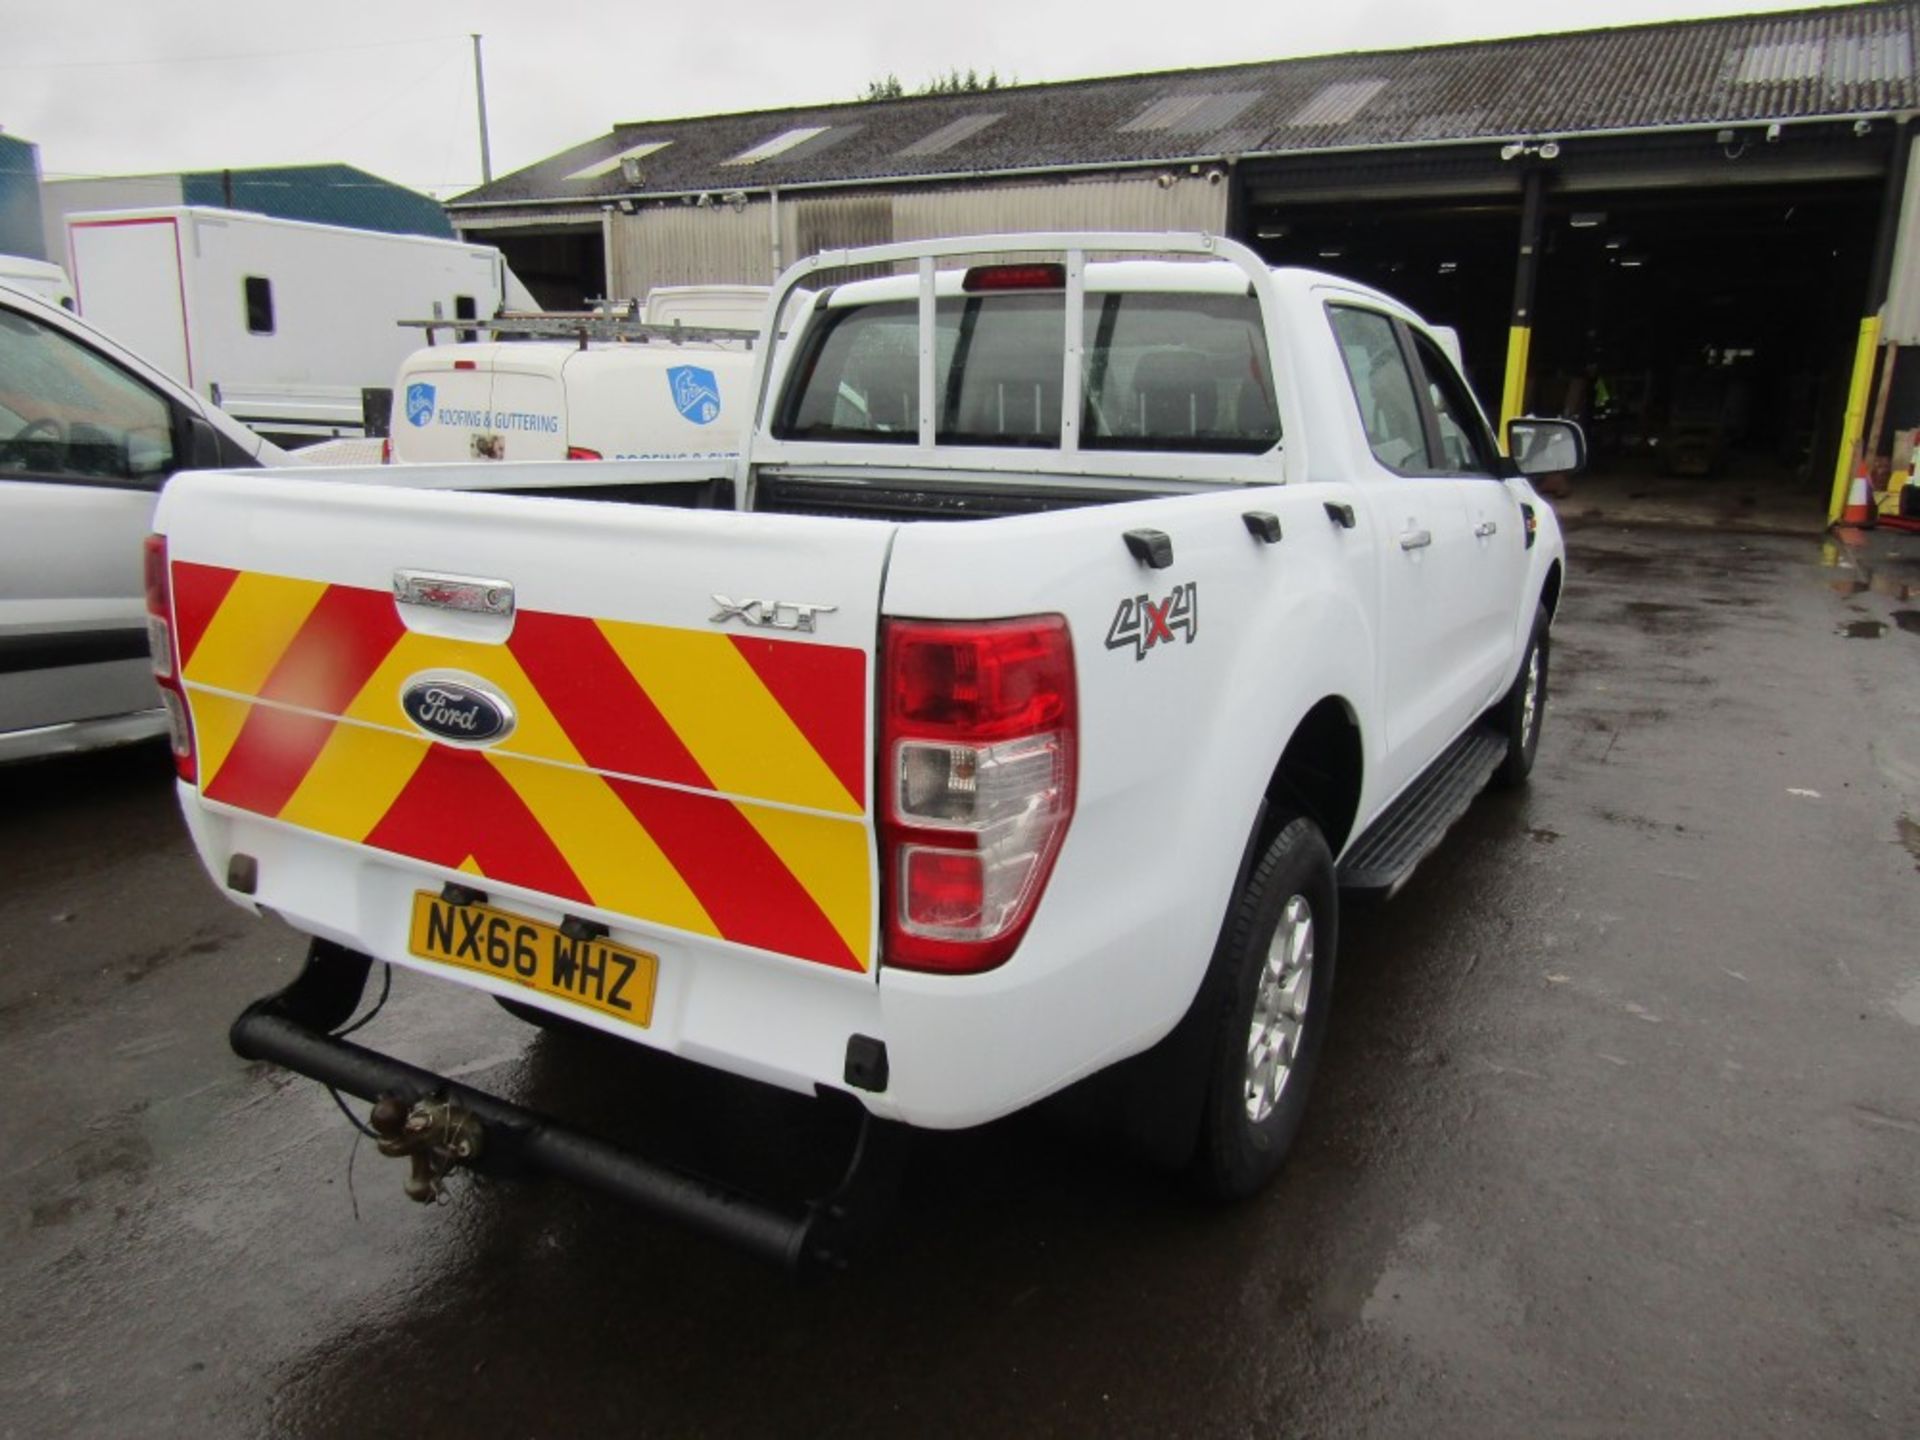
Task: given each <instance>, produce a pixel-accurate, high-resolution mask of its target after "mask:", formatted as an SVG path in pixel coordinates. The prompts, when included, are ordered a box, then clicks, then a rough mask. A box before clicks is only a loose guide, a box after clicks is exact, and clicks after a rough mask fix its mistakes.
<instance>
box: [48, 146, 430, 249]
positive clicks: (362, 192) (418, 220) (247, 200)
mask: <svg viewBox="0 0 1920 1440" xmlns="http://www.w3.org/2000/svg"><path fill="white" fill-rule="evenodd" d="M182 205H208V206H215V207H217V208H219V209H222V210H244V211H247V212H249V213H251V214H254V215H271V216H273V217H274V218H275V219H277V220H305V221H308V222H309V223H311V224H315V225H345V226H348V227H349V228H351V229H354V230H376V231H379V232H381V233H382V234H387V235H426V236H430V237H431V238H433V239H436V240H451V239H452V238H453V226H452V225H450V224H449V223H448V222H447V217H446V213H445V212H444V211H442V210H441V208H440V206H439V205H438V204H437V203H435V201H434V200H433V199H432V198H431V197H429V196H426V195H422V194H421V193H420V192H419V191H418V190H409V189H408V188H407V187H406V186H404V185H396V184H395V183H394V182H393V181H391V180H383V179H381V178H380V177H379V176H378V175H371V174H368V173H367V172H366V171H365V170H361V169H359V168H358V167H356V166H353V165H340V164H323V165H269V166H255V167H252V168H250V169H241V170H188V171H181V172H175V173H168V174H160V175H87V176H76V177H72V178H68V179H62V180H48V181H46V182H45V183H44V184H42V186H41V187H40V210H41V215H42V222H41V223H42V225H43V227H44V229H45V232H46V239H45V246H46V256H47V258H50V259H53V260H62V259H64V258H65V256H66V253H67V216H69V215H80V214H85V213H88V212H90V211H97V210H171V209H176V208H178V207H179V206H182Z"/></svg>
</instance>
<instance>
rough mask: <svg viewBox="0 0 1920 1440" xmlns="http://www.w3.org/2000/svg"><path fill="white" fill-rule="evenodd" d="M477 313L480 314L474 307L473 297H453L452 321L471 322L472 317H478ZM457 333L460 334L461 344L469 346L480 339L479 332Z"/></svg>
mask: <svg viewBox="0 0 1920 1440" xmlns="http://www.w3.org/2000/svg"><path fill="white" fill-rule="evenodd" d="M479 313H480V312H479V311H478V310H477V309H476V308H475V307H474V303H473V296H471V295H456V296H454V297H453V318H454V319H456V320H471V319H473V318H474V316H476V315H478V314H479ZM459 333H460V341H461V343H462V344H467V345H470V344H472V343H473V342H474V341H475V340H478V339H479V338H480V332H479V331H478V330H462V331H460V332H459Z"/></svg>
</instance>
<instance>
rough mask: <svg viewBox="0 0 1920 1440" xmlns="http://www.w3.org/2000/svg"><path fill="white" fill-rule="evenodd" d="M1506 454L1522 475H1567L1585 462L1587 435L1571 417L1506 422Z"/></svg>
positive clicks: (1531, 417) (1530, 418) (1530, 416)
mask: <svg viewBox="0 0 1920 1440" xmlns="http://www.w3.org/2000/svg"><path fill="white" fill-rule="evenodd" d="M1507 454H1509V455H1511V456H1512V457H1513V463H1514V466H1515V467H1516V468H1517V469H1518V470H1519V471H1520V473H1521V474H1522V475H1571V474H1573V473H1574V472H1575V471H1578V470H1583V469H1585V468H1586V464H1587V437H1586V436H1585V435H1583V434H1582V433H1581V432H1580V427H1579V426H1578V425H1576V424H1575V423H1574V422H1573V421H1571V420H1544V419H1540V418H1538V417H1536V416H1532V415H1528V416H1524V417H1522V418H1521V419H1518V420H1509V421H1508V422H1507Z"/></svg>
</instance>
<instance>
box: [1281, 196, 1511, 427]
mask: <svg viewBox="0 0 1920 1440" xmlns="http://www.w3.org/2000/svg"><path fill="white" fill-rule="evenodd" d="M1252 229H1253V234H1252V236H1250V237H1249V243H1250V244H1251V245H1252V246H1253V247H1254V248H1255V249H1256V250H1257V251H1259V253H1260V255H1261V257H1262V258H1263V259H1265V260H1266V261H1267V262H1268V263H1269V264H1272V265H1301V266H1305V267H1307V268H1309V269H1313V270H1324V271H1326V272H1327V273H1329V274H1331V275H1339V276H1343V277H1345V278H1347V279H1350V280H1358V281H1361V282H1362V283H1364V284H1367V285H1371V286H1373V287H1374V288H1376V289H1379V290H1384V291H1385V292H1386V293H1387V294H1389V295H1391V296H1393V297H1394V299H1396V300H1399V301H1401V302H1402V303H1404V304H1407V305H1410V306H1412V307H1413V309H1414V310H1415V311H1417V312H1418V313H1419V314H1420V315H1421V316H1422V317H1424V318H1425V319H1426V320H1427V321H1428V322H1429V323H1431V324H1434V325H1447V326H1451V327H1452V328H1453V329H1454V331H1455V332H1456V333H1457V334H1458V335H1459V336H1460V350H1461V358H1462V360H1463V362H1464V364H1465V366H1466V371H1467V380H1468V381H1469V383H1471V384H1472V386H1473V388H1474V393H1475V394H1477V395H1478V396H1479V397H1480V404H1481V407H1482V408H1483V409H1485V410H1486V412H1487V413H1488V414H1489V415H1492V416H1497V415H1498V414H1499V410H1500V379H1501V376H1502V375H1503V374H1504V373H1505V368H1506V363H1507V318H1508V315H1509V313H1510V312H1511V310H1512V307H1513V266H1514V248H1515V246H1516V245H1517V243H1518V239H1517V237H1518V236H1519V233H1520V204H1519V200H1518V198H1517V197H1515V198H1510V199H1488V200H1485V201H1460V202H1443V203H1433V202H1422V203H1408V202H1405V201H1393V200H1381V201H1377V202H1371V203H1363V204H1342V205H1316V206H1311V207H1308V206H1294V205H1288V206H1276V207H1273V208H1272V209H1269V210H1265V211H1261V212H1256V213H1255V215H1254V217H1253V224H1252Z"/></svg>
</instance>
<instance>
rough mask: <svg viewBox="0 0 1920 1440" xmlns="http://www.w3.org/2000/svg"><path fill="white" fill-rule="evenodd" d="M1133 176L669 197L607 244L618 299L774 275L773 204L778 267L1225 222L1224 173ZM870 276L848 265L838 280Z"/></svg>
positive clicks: (615, 230) (621, 220)
mask: <svg viewBox="0 0 1920 1440" xmlns="http://www.w3.org/2000/svg"><path fill="white" fill-rule="evenodd" d="M1164 173H1165V175H1166V176H1167V177H1168V178H1167V181H1166V183H1164V184H1163V183H1161V176H1159V175H1140V176H1132V177H1128V178H1125V179H1109V178H1106V177H1101V178H1099V179H1096V180H1086V181H1065V182H1052V183H1044V182H1043V183H1039V184H1031V185H1029V184H1012V185H996V186H993V187H992V188H954V189H945V190H918V189H916V190H901V191H897V192H895V193H894V194H891V195H874V194H865V195H818V196H816V195H802V196H795V197H792V198H789V197H788V196H785V195H782V196H780V197H779V199H778V200H777V202H772V203H770V202H769V201H767V200H765V199H756V200H753V201H750V202H748V204H747V205H746V206H745V207H744V208H740V209H737V208H735V207H734V206H732V205H728V204H726V203H725V202H724V201H720V200H715V201H714V202H713V203H712V204H710V205H705V206H699V205H679V204H673V205H662V206H654V207H651V208H649V209H645V210H641V211H640V212H638V213H637V214H633V215H616V216H614V217H613V225H612V237H613V243H612V245H611V247H610V251H609V257H608V258H609V265H610V270H611V276H610V283H611V285H612V293H613V294H615V295H644V294H646V293H647V292H648V291H649V290H651V289H652V288H653V287H654V286H656V285H701V284H764V283H766V282H767V281H768V280H770V279H771V278H773V276H774V273H775V264H774V250H773V211H774V208H775V206H776V205H777V209H778V217H779V219H778V223H779V227H780V252H779V253H780V263H781V264H783V265H785V264H791V263H792V262H793V261H794V260H797V259H800V258H801V257H803V256H807V255H814V254H818V253H819V252H820V251H822V250H838V249H844V248H850V247H853V246H858V245H884V244H887V243H888V242H890V241H894V240H926V239H935V238H940V237H944V236H949V235H1000V234H1008V233H1019V232H1021V231H1029V230H1142V231H1149V232H1165V231H1168V230H1183V231H1193V230H1204V231H1206V232H1208V233H1210V234H1214V235H1218V234H1220V233H1222V232H1223V231H1224V230H1225V228H1226V223H1227V191H1228V189H1229V186H1228V184H1227V182H1226V176H1225V172H1224V171H1223V170H1221V171H1217V172H1216V173H1219V174H1220V176H1221V178H1220V179H1219V180H1218V181H1213V180H1210V179H1209V178H1208V173H1209V172H1208V171H1207V170H1202V172H1201V173H1200V174H1198V175H1194V174H1189V173H1188V172H1187V171H1186V170H1185V169H1181V170H1178V171H1173V170H1169V171H1166V172H1164ZM861 273H865V272H858V273H856V272H852V271H842V272H838V273H837V274H836V276H835V283H845V282H846V281H848V280H853V279H858V278H860V274H861Z"/></svg>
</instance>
